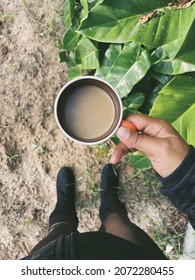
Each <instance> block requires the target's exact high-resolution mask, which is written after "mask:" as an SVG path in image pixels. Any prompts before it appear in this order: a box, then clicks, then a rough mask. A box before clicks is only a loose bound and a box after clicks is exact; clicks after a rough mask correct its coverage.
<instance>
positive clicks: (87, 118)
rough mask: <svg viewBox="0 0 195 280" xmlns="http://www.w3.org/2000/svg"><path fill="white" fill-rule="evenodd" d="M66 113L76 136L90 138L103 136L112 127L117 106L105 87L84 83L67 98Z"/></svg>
mask: <svg viewBox="0 0 195 280" xmlns="http://www.w3.org/2000/svg"><path fill="white" fill-rule="evenodd" d="M64 114H65V121H66V124H67V126H68V129H69V130H70V131H71V132H72V133H73V134H74V135H75V136H76V137H78V138H83V139H87V140H90V139H95V138H99V137H101V136H102V135H104V134H105V133H106V132H107V131H108V130H109V129H110V128H111V126H112V124H113V122H114V117H115V108H114V103H113V101H112V99H111V97H110V96H109V95H108V93H106V92H105V91H104V90H103V89H101V88H99V87H97V86H93V85H82V86H79V87H78V88H76V89H74V91H73V92H72V93H71V94H70V95H69V97H68V98H67V100H66V102H65V108H64Z"/></svg>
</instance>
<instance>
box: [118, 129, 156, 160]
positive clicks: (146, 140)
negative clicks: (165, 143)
mask: <svg viewBox="0 0 195 280" xmlns="http://www.w3.org/2000/svg"><path fill="white" fill-rule="evenodd" d="M117 135H118V137H119V139H120V141H121V142H122V143H124V144H125V145H126V146H127V147H129V148H133V149H136V150H138V151H140V152H142V153H144V154H146V155H148V156H153V155H154V153H155V150H156V149H159V144H160V143H159V142H160V139H158V138H155V137H152V136H148V135H145V134H142V133H140V132H135V131H132V130H130V129H128V128H125V127H120V128H119V129H118V131H117Z"/></svg>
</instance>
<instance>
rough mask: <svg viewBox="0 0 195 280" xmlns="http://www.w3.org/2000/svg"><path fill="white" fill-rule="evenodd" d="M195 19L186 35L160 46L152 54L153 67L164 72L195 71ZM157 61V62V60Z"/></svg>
mask: <svg viewBox="0 0 195 280" xmlns="http://www.w3.org/2000/svg"><path fill="white" fill-rule="evenodd" d="M194 46H195V21H194V22H193V24H192V25H191V28H190V29H189V31H188V32H187V34H186V36H183V37H182V38H180V39H178V40H175V41H173V42H171V43H168V44H166V45H164V46H162V47H159V48H158V49H157V50H155V52H154V53H153V55H152V59H153V61H154V63H155V64H154V66H153V69H154V70H155V71H156V72H159V73H163V74H171V75H175V74H182V73H185V72H192V71H195V47H194ZM155 61H157V62H155Z"/></svg>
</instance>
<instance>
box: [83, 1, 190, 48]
mask: <svg viewBox="0 0 195 280" xmlns="http://www.w3.org/2000/svg"><path fill="white" fill-rule="evenodd" d="M169 3H170V1H169V0H164V1H162V0H160V1H156V0H148V1H146V0H145V1H143V0H120V1H118V0H113V1H110V0H105V1H104V2H103V3H102V4H100V5H97V6H96V7H95V8H94V9H92V10H91V11H90V13H89V15H88V18H87V19H86V20H85V21H84V22H83V23H82V25H81V27H80V29H79V32H80V33H82V34H84V35H86V36H87V37H89V38H92V39H94V40H97V41H101V42H113V43H124V42H129V41H133V40H134V41H137V42H140V43H141V44H143V45H147V46H151V47H155V48H157V47H159V46H162V45H164V44H167V43H169V42H172V41H175V40H177V39H179V38H182V37H185V36H186V33H187V32H188V30H189V28H190V26H191V24H192V23H193V21H194V5H192V6H191V7H189V8H186V9H176V8H173V7H169V6H168V4H169ZM144 17H146V19H144ZM147 17H149V20H147ZM144 22H145V23H144Z"/></svg>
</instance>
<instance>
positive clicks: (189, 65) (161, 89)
mask: <svg viewBox="0 0 195 280" xmlns="http://www.w3.org/2000/svg"><path fill="white" fill-rule="evenodd" d="M176 2H177V3H176ZM194 2H195V1H194V0H193V1H181V0H180V1H174V2H173V1H172V3H171V1H170V0H160V1H156V0H145V1H143V0H120V1H118V0H112V1H111V0H80V1H76V0H66V1H64V7H63V10H64V18H63V22H64V24H65V28H66V32H65V35H64V38H63V39H62V40H58V41H57V42H56V46H57V47H58V48H59V49H60V53H59V56H60V61H61V62H66V63H67V65H68V79H69V80H71V79H73V78H75V77H77V76H81V75H85V74H90V75H95V76H97V77H100V78H102V79H104V80H106V81H108V82H110V83H111V84H112V85H113V86H114V87H115V89H116V90H117V91H118V93H119V95H120V97H121V99H122V102H123V105H124V116H125V115H126V114H129V113H132V112H138V113H144V114H148V115H150V116H154V117H159V118H163V119H165V120H167V121H169V122H170V123H171V124H172V125H173V126H174V127H175V128H176V130H178V132H179V133H180V134H181V136H182V137H183V138H184V139H185V140H186V141H187V142H188V143H189V144H192V145H195V133H193V129H194V126H195V90H194V89H195V48H194V43H195V5H194ZM113 140H114V142H115V143H116V142H117V141H116V140H117V139H116V138H115V139H113ZM129 161H130V162H131V164H132V165H133V166H134V167H138V168H148V167H149V166H150V162H149V161H148V159H147V158H146V157H144V156H143V155H141V154H140V153H134V154H130V155H129Z"/></svg>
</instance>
